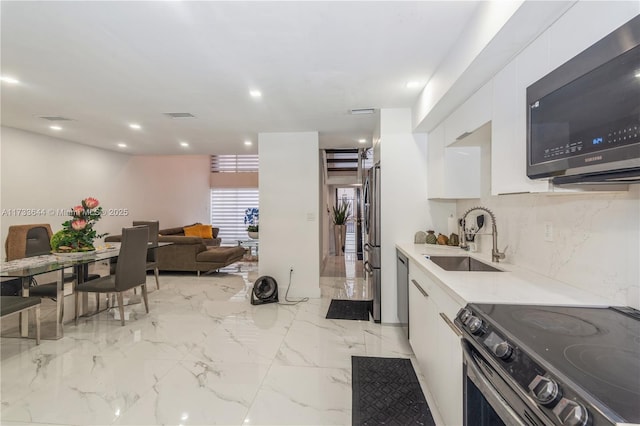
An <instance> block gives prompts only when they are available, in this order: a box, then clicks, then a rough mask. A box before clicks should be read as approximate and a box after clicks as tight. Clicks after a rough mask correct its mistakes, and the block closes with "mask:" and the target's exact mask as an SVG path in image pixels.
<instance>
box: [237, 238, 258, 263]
mask: <svg viewBox="0 0 640 426" xmlns="http://www.w3.org/2000/svg"><path fill="white" fill-rule="evenodd" d="M236 241H238V246H239V247H244V248H245V249H247V251H248V252H249V256H250V257H251V259H250V260H258V246H259V240H236Z"/></svg>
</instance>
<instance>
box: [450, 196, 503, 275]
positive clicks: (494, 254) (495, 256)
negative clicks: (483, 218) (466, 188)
mask: <svg viewBox="0 0 640 426" xmlns="http://www.w3.org/2000/svg"><path fill="white" fill-rule="evenodd" d="M474 210H482V211H484V212H487V213H488V214H489V216H491V236H492V237H493V248H492V249H491V261H492V262H496V263H498V262H500V259H504V257H505V254H504V253H505V252H506V251H507V247H505V248H504V251H503V252H500V251H499V250H498V227H497V225H496V216H495V215H494V214H493V212H492V211H491V210H489V209H488V208H486V207H480V206H478V207H471V208H470V209H469V210H467V211H466V212H465V213H464V214H463V215H462V235H460V248H461V249H463V250H469V246H468V245H467V239H466V237H465V221H466V219H467V215H468V214H469V213H471V212H472V211H474Z"/></svg>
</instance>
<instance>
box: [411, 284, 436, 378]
mask: <svg viewBox="0 0 640 426" xmlns="http://www.w3.org/2000/svg"><path fill="white" fill-rule="evenodd" d="M427 295H428V293H427V292H426V290H425V289H424V285H423V284H421V283H420V281H418V280H417V279H415V278H411V277H409V343H410V344H411V348H412V349H413V353H414V354H415V356H416V360H417V361H418V365H419V366H420V371H421V372H422V374H423V375H424V377H425V379H426V380H427V382H430V381H432V380H435V377H436V376H437V371H435V366H436V362H435V359H434V358H435V356H436V353H435V351H434V350H433V342H434V337H435V336H436V334H437V328H436V327H437V324H436V323H435V317H436V315H437V307H436V306H435V304H434V303H433V302H432V301H431V300H429V297H428V296H427Z"/></svg>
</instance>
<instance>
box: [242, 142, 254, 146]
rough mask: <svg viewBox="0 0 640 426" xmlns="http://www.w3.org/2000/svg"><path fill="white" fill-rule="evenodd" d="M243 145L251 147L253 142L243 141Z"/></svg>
mask: <svg viewBox="0 0 640 426" xmlns="http://www.w3.org/2000/svg"><path fill="white" fill-rule="evenodd" d="M244 144H245V145H247V146H251V145H253V142H251V141H244Z"/></svg>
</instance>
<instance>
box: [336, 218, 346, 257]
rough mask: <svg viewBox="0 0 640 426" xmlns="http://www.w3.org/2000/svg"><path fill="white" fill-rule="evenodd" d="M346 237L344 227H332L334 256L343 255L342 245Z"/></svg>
mask: <svg viewBox="0 0 640 426" xmlns="http://www.w3.org/2000/svg"><path fill="white" fill-rule="evenodd" d="M346 237H347V226H346V225H333V242H334V248H335V254H336V256H343V255H344V243H345V240H346Z"/></svg>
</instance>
